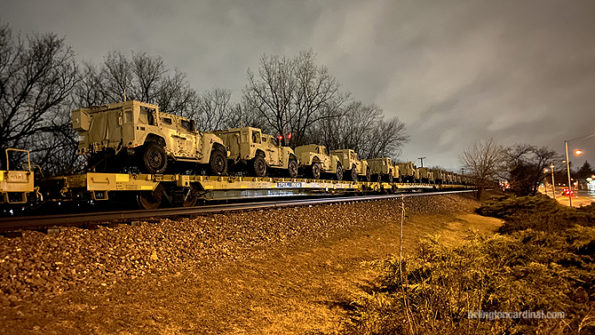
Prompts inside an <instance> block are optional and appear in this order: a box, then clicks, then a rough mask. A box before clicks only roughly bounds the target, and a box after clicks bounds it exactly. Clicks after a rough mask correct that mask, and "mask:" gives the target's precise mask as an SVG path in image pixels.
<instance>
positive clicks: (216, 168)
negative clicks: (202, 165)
mask: <svg viewBox="0 0 595 335" xmlns="http://www.w3.org/2000/svg"><path fill="white" fill-rule="evenodd" d="M209 169H210V170H211V173H212V174H213V175H215V176H220V175H222V174H225V172H227V157H225V153H224V152H223V151H221V150H218V149H213V151H211V158H210V159H209Z"/></svg>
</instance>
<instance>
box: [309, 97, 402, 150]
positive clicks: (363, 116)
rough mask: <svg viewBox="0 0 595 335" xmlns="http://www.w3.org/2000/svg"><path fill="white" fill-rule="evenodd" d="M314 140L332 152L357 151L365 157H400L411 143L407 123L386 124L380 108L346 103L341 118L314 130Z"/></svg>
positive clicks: (325, 120) (340, 114)
mask: <svg viewBox="0 0 595 335" xmlns="http://www.w3.org/2000/svg"><path fill="white" fill-rule="evenodd" d="M311 137H312V139H314V140H316V141H318V142H320V143H323V144H324V145H326V146H327V147H328V148H329V149H331V150H333V149H345V148H350V149H353V150H355V151H356V152H358V153H359V154H360V156H361V157H362V158H373V157H383V156H389V157H392V158H396V157H397V156H398V155H399V150H400V148H401V146H402V145H403V143H405V142H406V141H407V140H408V136H407V135H406V133H405V124H404V123H402V122H401V121H399V119H398V118H396V117H395V118H393V119H391V120H389V121H385V120H384V114H383V112H382V110H381V109H380V108H379V107H378V106H376V105H365V104H363V103H362V102H359V101H355V102H351V103H349V104H346V105H345V107H344V108H342V109H341V111H340V113H339V114H338V115H331V116H329V117H327V118H326V119H324V120H323V122H321V123H319V124H318V125H317V126H316V127H314V128H313V129H312V131H311Z"/></svg>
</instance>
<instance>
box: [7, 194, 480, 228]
mask: <svg viewBox="0 0 595 335" xmlns="http://www.w3.org/2000/svg"><path fill="white" fill-rule="evenodd" d="M468 192H475V191H474V190H457V191H445V192H428V193H400V194H390V195H363V196H348V197H325V198H309V199H298V200H278V201H260V202H245V203H232V204H218V205H207V206H196V207H174V208H160V209H155V210H122V211H111V212H91V213H75V214H55V215H38V216H19V217H6V218H0V232H7V231H15V230H24V229H29V230H30V229H42V228H51V227H64V226H84V225H88V224H107V223H114V222H113V221H116V222H119V221H132V220H135V219H147V218H160V217H178V216H193V215H205V214H217V213H225V212H235V211H247V210H258V209H271V208H284V207H301V206H313V205H325V204H339V203H349V202H362V201H375V200H387V199H398V198H401V197H418V196H435V195H446V194H456V193H468Z"/></svg>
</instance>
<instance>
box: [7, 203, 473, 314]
mask: <svg viewBox="0 0 595 335" xmlns="http://www.w3.org/2000/svg"><path fill="white" fill-rule="evenodd" d="M405 203H406V208H407V213H408V215H413V214H424V213H432V214H439V213H441V212H444V213H447V212H454V211H468V210H469V209H471V208H472V207H473V206H474V202H473V201H472V200H470V199H469V198H467V197H466V196H461V195H444V196H428V197H415V198H405ZM399 218H400V200H383V201H374V202H365V203H351V204H340V205H322V206H313V207H299V208H286V209H276V210H260V211H250V212H239V213H232V214H228V215H215V216H212V217H195V218H186V219H181V220H176V221H173V220H169V219H164V220H161V221H160V222H159V223H147V222H141V223H139V224H135V225H117V226H113V227H106V226H104V227H99V228H97V229H92V230H91V229H81V228H64V229H61V230H60V231H59V232H57V233H53V234H45V233H41V232H36V231H25V232H24V233H23V234H22V236H20V237H10V238H9V237H0V290H1V294H0V304H2V305H4V306H14V305H18V304H19V303H20V302H22V301H23V300H34V299H37V298H41V297H43V298H50V297H51V296H55V295H58V294H61V293H63V292H65V291H69V290H79V291H81V292H85V291H94V290H102V289H106V288H109V287H110V286H111V285H114V284H116V283H118V282H119V281H122V280H126V279H134V278H138V277H141V276H143V275H146V274H176V273H178V272H180V271H183V270H184V269H187V268H189V267H202V266H208V267H214V266H218V264H221V262H223V261H233V260H235V259H240V258H243V257H259V256H261V255H263V254H264V253H265V252H266V248H267V247H269V246H272V245H277V246H278V245H281V246H282V245H285V244H290V243H311V242H315V241H318V240H320V239H324V238H327V237H328V236H329V235H330V234H338V233H346V232H349V231H350V230H352V229H358V227H361V226H363V225H365V224H370V222H371V221H374V222H377V223H386V222H395V223H397V222H398V219H399Z"/></svg>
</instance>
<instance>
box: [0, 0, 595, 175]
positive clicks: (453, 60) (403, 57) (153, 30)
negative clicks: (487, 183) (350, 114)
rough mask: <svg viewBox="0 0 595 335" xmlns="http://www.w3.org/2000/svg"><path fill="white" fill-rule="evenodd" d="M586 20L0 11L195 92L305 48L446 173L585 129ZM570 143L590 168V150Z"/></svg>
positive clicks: (110, 9)
mask: <svg viewBox="0 0 595 335" xmlns="http://www.w3.org/2000/svg"><path fill="white" fill-rule="evenodd" d="M594 14H595V2H593V1H590V0H586V1H571V2H562V1H546V0H535V1H489V2H488V1H439V2H437V1H433V2H422V1H358V0H354V1H344V0H341V1H273V0H271V1H200V2H190V1H188V2H187V1H167V2H166V1H134V2H133V1H19V2H16V1H13V2H10V3H8V2H6V1H4V2H3V3H2V4H1V5H0V21H1V22H7V23H9V24H10V25H11V26H12V27H13V28H14V29H15V30H18V31H21V32H24V33H30V32H37V33H43V32H55V33H58V34H60V35H63V36H65V37H66V39H67V41H68V43H70V44H71V45H72V46H73V48H74V50H75V51H76V52H77V54H78V57H79V58H80V59H82V60H88V61H94V62H99V61H101V59H102V58H103V57H104V56H105V54H106V53H107V52H108V51H110V50H123V51H128V50H137V51H146V52H148V53H150V54H156V55H160V56H162V57H163V58H164V59H165V61H166V62H167V63H168V64H170V65H172V66H175V67H177V68H178V69H180V70H181V71H183V72H185V73H187V74H188V78H189V80H190V81H191V84H192V85H193V86H194V87H195V88H196V89H198V90H204V89H207V88H212V87H223V88H229V89H231V90H232V91H233V92H234V94H235V95H236V96H237V95H239V94H240V92H241V88H242V86H243V85H244V83H245V79H246V70H247V69H248V68H249V67H251V68H254V67H256V66H257V64H258V58H259V56H260V55H262V54H263V53H268V54H285V55H289V56H292V55H295V54H297V52H299V51H300V50H303V49H309V48H311V49H313V50H314V51H315V52H316V54H317V55H318V60H319V62H320V63H322V64H325V65H327V66H328V67H329V69H330V71H331V72H332V73H333V74H334V75H336V76H337V78H338V79H339V81H340V82H341V83H342V84H343V87H344V88H345V90H348V91H351V92H352V93H353V95H354V96H355V97H356V98H358V99H361V100H363V101H364V102H366V103H376V104H378V105H379V106H381V107H382V108H383V109H384V111H385V113H386V115H387V116H393V115H396V116H399V117H400V118H401V119H402V120H404V121H405V122H406V123H407V124H408V129H409V133H410V135H411V143H409V144H407V145H406V147H405V148H404V150H403V158H405V159H415V158H416V157H419V156H420V155H423V156H427V157H428V159H427V163H428V164H431V165H435V164H439V165H443V166H447V167H450V168H456V167H458V165H459V161H458V154H459V153H460V152H461V151H462V150H464V149H465V148H466V147H467V146H468V145H469V144H471V143H472V142H473V141H475V140H477V139H479V138H484V137H494V138H496V139H497V140H498V141H499V142H501V143H503V144H513V143H531V144H537V145H548V146H551V147H552V148H554V149H558V150H560V151H561V150H562V140H563V139H564V138H572V137H575V136H579V135H582V134H587V133H590V132H593V131H595V126H594V124H595V122H594V121H595V112H594V110H593V108H594V106H595V34H594V33H593V32H595V20H594V19H593V17H594ZM577 145H581V146H582V147H583V148H584V149H586V150H587V152H588V155H587V157H586V158H587V159H589V160H590V161H592V163H595V140H591V141H587V142H583V143H577ZM582 160H583V159H581V163H582ZM578 163H579V162H578V161H577V164H578Z"/></svg>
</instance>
